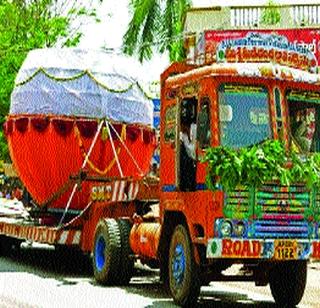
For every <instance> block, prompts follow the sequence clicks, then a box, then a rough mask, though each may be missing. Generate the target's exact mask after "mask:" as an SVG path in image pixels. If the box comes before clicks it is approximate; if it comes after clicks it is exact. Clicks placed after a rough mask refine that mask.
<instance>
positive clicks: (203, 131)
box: [197, 97, 211, 149]
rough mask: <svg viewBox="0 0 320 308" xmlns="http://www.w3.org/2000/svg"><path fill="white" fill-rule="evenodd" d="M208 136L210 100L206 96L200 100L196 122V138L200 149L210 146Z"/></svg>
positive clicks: (209, 134)
mask: <svg viewBox="0 0 320 308" xmlns="http://www.w3.org/2000/svg"><path fill="white" fill-rule="evenodd" d="M210 137H211V133H210V100H209V98H208V97H205V98H202V99H201V102H200V111H199V114H198V124H197V140H198V142H199V148H200V149H205V148H207V147H209V146H210Z"/></svg>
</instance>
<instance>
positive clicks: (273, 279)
mask: <svg viewBox="0 0 320 308" xmlns="http://www.w3.org/2000/svg"><path fill="white" fill-rule="evenodd" d="M306 282H307V262H306V261H286V262H281V263H278V264H276V265H275V266H274V267H273V268H272V269H271V270H270V273H269V283H270V289H271V293H272V296H273V298H274V300H275V302H276V303H277V304H278V305H280V306H281V307H283V306H285V307H294V306H296V305H298V304H299V302H300V301H301V299H302V296H303V293H304V289H305V287H306Z"/></svg>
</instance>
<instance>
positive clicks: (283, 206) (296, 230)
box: [252, 185, 310, 238]
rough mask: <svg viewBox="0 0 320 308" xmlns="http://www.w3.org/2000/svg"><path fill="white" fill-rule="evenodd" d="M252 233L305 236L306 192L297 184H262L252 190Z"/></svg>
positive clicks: (307, 194)
mask: <svg viewBox="0 0 320 308" xmlns="http://www.w3.org/2000/svg"><path fill="white" fill-rule="evenodd" d="M255 200H256V202H255V209H254V213H255V215H254V216H255V217H257V218H258V219H257V220H254V221H253V226H252V227H253V230H252V231H253V236H254V237H256V238H307V237H308V235H309V225H308V222H307V221H305V211H306V210H307V209H308V208H310V192H309V191H308V190H307V189H306V188H305V187H304V186H302V185H301V186H300V185H294V186H289V187H288V186H275V185H264V186H262V187H261V188H260V189H259V190H258V191H257V192H256V198H255Z"/></svg>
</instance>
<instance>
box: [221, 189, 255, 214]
mask: <svg viewBox="0 0 320 308" xmlns="http://www.w3.org/2000/svg"><path fill="white" fill-rule="evenodd" d="M249 215H250V192H249V190H248V189H245V188H244V187H243V188H238V189H236V190H234V191H232V192H229V193H228V194H227V195H226V198H225V206H224V216H225V217H226V218H230V219H248V218H249Z"/></svg>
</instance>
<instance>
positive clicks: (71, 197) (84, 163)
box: [58, 120, 104, 226]
mask: <svg viewBox="0 0 320 308" xmlns="http://www.w3.org/2000/svg"><path fill="white" fill-rule="evenodd" d="M103 123H104V120H103V121H101V123H100V124H99V126H98V129H97V132H96V134H95V136H94V138H93V140H92V143H91V145H90V148H89V151H88V153H87V155H86V157H85V158H84V161H83V163H82V166H81V168H80V171H81V170H83V169H84V168H85V166H86V164H87V163H88V160H89V157H90V155H91V153H92V150H93V147H94V145H95V144H96V142H97V139H98V136H99V133H100V131H101V129H102V126H103ZM78 185H79V184H78V183H75V184H74V186H73V189H72V192H71V195H70V197H69V200H68V202H67V205H66V207H65V210H64V212H63V214H62V216H61V219H60V222H59V224H58V225H59V226H61V225H62V222H63V221H64V218H65V216H66V214H67V212H68V210H69V207H70V205H71V202H72V199H73V197H74V194H75V193H76V189H77V188H78Z"/></svg>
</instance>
